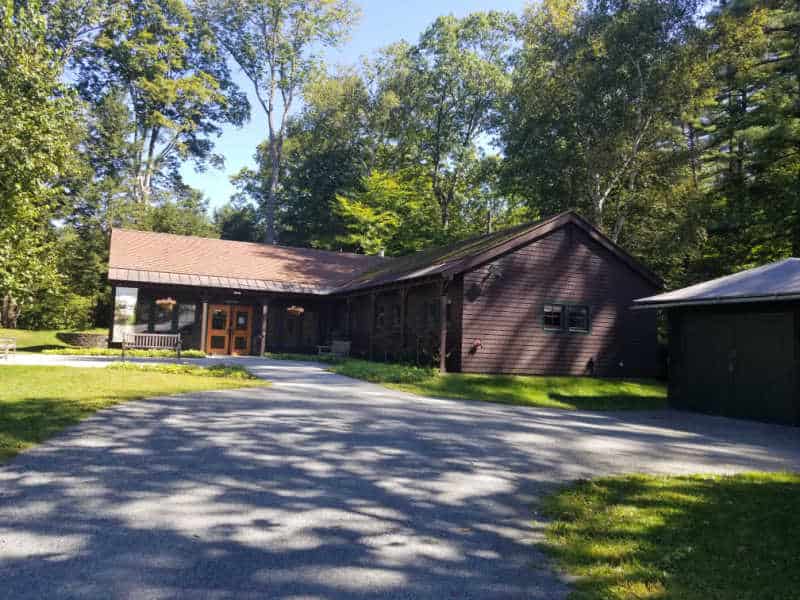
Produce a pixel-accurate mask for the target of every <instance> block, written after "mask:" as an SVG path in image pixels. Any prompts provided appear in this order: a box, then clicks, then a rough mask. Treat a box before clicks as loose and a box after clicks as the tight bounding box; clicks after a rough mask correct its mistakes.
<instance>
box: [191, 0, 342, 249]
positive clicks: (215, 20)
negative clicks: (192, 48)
mask: <svg viewBox="0 0 800 600" xmlns="http://www.w3.org/2000/svg"><path fill="white" fill-rule="evenodd" d="M196 7H197V12H198V14H200V15H202V18H203V20H204V22H205V23H206V24H207V25H208V27H210V28H211V29H213V31H214V32H215V33H216V36H217V39H218V40H219V42H220V44H221V45H222V46H223V47H224V48H225V49H226V50H227V52H228V53H229V55H230V56H231V58H233V60H234V61H235V62H236V64H238V65H239V67H240V68H241V70H242V72H243V73H244V74H245V76H246V77H247V78H248V79H249V80H250V82H251V83H252V85H253V89H254V91H255V94H256V97H257V99H258V102H259V104H260V105H261V108H262V109H263V110H264V114H265V116H266V121H267V122H266V126H267V136H268V137H267V141H266V144H265V151H264V152H262V154H263V155H265V156H266V159H267V160H268V165H269V166H268V168H265V169H264V171H265V172H266V173H267V174H268V177H267V178H266V183H262V184H260V185H259V186H258V188H257V189H258V192H259V193H258V204H259V207H260V209H261V211H262V214H263V218H264V225H265V227H264V228H265V241H266V242H267V243H274V242H275V241H276V239H277V234H276V211H277V210H278V208H279V207H278V192H279V190H280V186H281V179H282V175H283V169H284V139H285V136H286V128H287V123H288V120H289V116H290V114H291V112H292V109H293V107H294V104H295V102H296V100H299V98H300V96H301V95H302V92H303V87H304V86H305V85H306V83H307V82H308V81H309V80H310V79H311V78H312V77H313V75H314V74H315V72H317V70H318V69H319V68H320V67H321V61H320V59H319V57H318V54H317V50H318V48H320V47H334V46H337V45H338V44H339V43H341V42H342V41H343V40H344V39H345V38H346V36H347V35H348V33H349V29H350V27H351V25H352V24H353V23H354V22H355V20H356V19H357V17H358V11H357V10H356V8H355V7H354V5H353V4H351V2H350V1H349V0H199V1H198V2H197V3H196Z"/></svg>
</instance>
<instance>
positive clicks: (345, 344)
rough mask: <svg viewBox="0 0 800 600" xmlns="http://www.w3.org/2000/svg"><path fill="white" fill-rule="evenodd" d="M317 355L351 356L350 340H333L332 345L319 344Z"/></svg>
mask: <svg viewBox="0 0 800 600" xmlns="http://www.w3.org/2000/svg"><path fill="white" fill-rule="evenodd" d="M317 355H318V356H333V357H335V358H347V357H348V356H350V342H349V341H346V340H333V341H332V342H331V345H330V346H317Z"/></svg>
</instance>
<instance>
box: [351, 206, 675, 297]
mask: <svg viewBox="0 0 800 600" xmlns="http://www.w3.org/2000/svg"><path fill="white" fill-rule="evenodd" d="M567 224H572V225H575V226H577V227H579V228H581V229H582V230H583V231H585V232H586V233H587V234H588V235H589V237H591V238H592V239H593V240H594V241H596V242H597V243H599V244H600V245H601V246H603V247H605V248H606V249H607V250H608V251H609V252H611V253H612V254H613V255H614V256H616V257H617V258H618V259H620V260H621V261H623V262H624V263H626V264H627V265H628V266H629V267H630V268H631V269H633V270H634V271H636V272H637V273H639V275H641V276H642V277H644V278H645V279H647V280H648V281H650V282H651V283H653V284H654V285H656V286H658V287H659V288H660V287H661V285H662V283H661V280H660V279H659V277H658V276H657V275H655V274H654V273H653V272H652V271H650V270H649V269H647V268H646V267H645V266H644V265H642V264H641V263H640V262H639V261H637V260H636V259H635V258H633V257H632V256H631V255H629V254H628V253H627V252H625V251H624V250H623V249H622V248H620V247H619V246H617V245H616V244H615V243H614V242H612V241H611V240H609V239H608V238H607V237H605V236H604V235H603V234H602V233H601V232H600V231H599V230H598V229H597V228H596V227H594V226H593V225H592V224H591V223H589V222H588V221H586V220H585V219H583V218H582V217H580V216H579V215H578V214H577V213H576V212H574V211H571V210H570V211H566V212H563V213H560V214H558V215H555V216H554V217H550V218H549V219H544V220H542V221H537V222H535V223H526V224H525V225H519V226H517V227H512V228H510V229H504V230H502V231H498V232H495V233H490V234H485V235H481V236H476V237H472V238H469V239H466V240H462V241H460V242H456V243H454V244H450V245H449V246H443V247H439V248H432V249H430V250H423V251H421V252H417V253H415V254H411V255H409V256H402V257H399V258H395V259H393V260H391V261H388V262H386V263H383V264H378V265H377V266H375V267H373V268H370V269H367V270H366V271H364V272H363V273H361V274H360V275H358V276H357V277H355V278H354V279H353V280H351V281H349V282H348V283H347V284H346V285H344V286H342V287H340V288H339V289H337V290H336V292H337V293H343V292H351V291H354V290H359V289H364V288H370V287H373V286H377V285H386V284H391V283H397V282H402V281H408V280H411V279H418V278H421V277H430V276H434V275H440V276H452V275H456V274H459V273H463V272H465V271H468V270H470V269H472V268H474V267H476V266H478V265H480V264H483V263H486V262H489V261H491V260H494V259H495V258H497V257H498V256H500V255H502V254H504V253H506V252H510V251H513V250H514V249H516V248H519V247H521V246H524V245H526V244H529V243H530V242H532V241H533V240H535V239H538V238H540V237H543V236H545V235H547V234H549V233H550V232H552V231H554V230H556V229H558V228H560V227H563V226H565V225H567Z"/></svg>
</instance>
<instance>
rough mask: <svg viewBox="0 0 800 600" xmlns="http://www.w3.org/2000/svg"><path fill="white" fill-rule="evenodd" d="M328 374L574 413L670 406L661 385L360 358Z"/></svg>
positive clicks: (340, 364)
mask: <svg viewBox="0 0 800 600" xmlns="http://www.w3.org/2000/svg"><path fill="white" fill-rule="evenodd" d="M330 370H331V371H332V372H334V373H338V374H340V375H346V376H348V377H354V378H356V379H363V380H366V381H371V382H373V383H380V384H384V385H386V386H388V387H391V388H394V389H398V390H402V391H405V392H411V393H412V394H419V395H423V396H433V397H439V398H456V399H462V400H483V401H487V402H500V403H504V404H518V405H524V406H542V407H549V408H563V409H573V410H574V409H586V410H614V409H651V408H661V407H664V406H665V405H666V387H665V386H664V384H663V383H660V382H657V381H646V380H632V379H600V378H595V377H539V376H522V375H477V374H471V373H448V374H446V375H440V374H439V373H438V372H437V371H436V370H435V369H432V368H426V367H415V366H409V365H400V364H388V363H377V362H370V361H365V360H356V359H348V360H344V361H340V362H335V363H333V365H332V366H331V367H330Z"/></svg>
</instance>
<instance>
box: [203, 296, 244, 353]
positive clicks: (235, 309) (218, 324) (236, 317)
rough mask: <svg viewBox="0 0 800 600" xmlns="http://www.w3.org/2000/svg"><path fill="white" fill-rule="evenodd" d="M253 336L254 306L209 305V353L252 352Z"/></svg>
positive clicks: (207, 345) (207, 341)
mask: <svg viewBox="0 0 800 600" xmlns="http://www.w3.org/2000/svg"><path fill="white" fill-rule="evenodd" d="M252 337H253V307H252V306H239V305H236V304H233V305H231V304H210V305H209V307H208V334H207V338H206V352H208V353H209V354H234V355H246V354H250V340H251V339H252Z"/></svg>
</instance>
